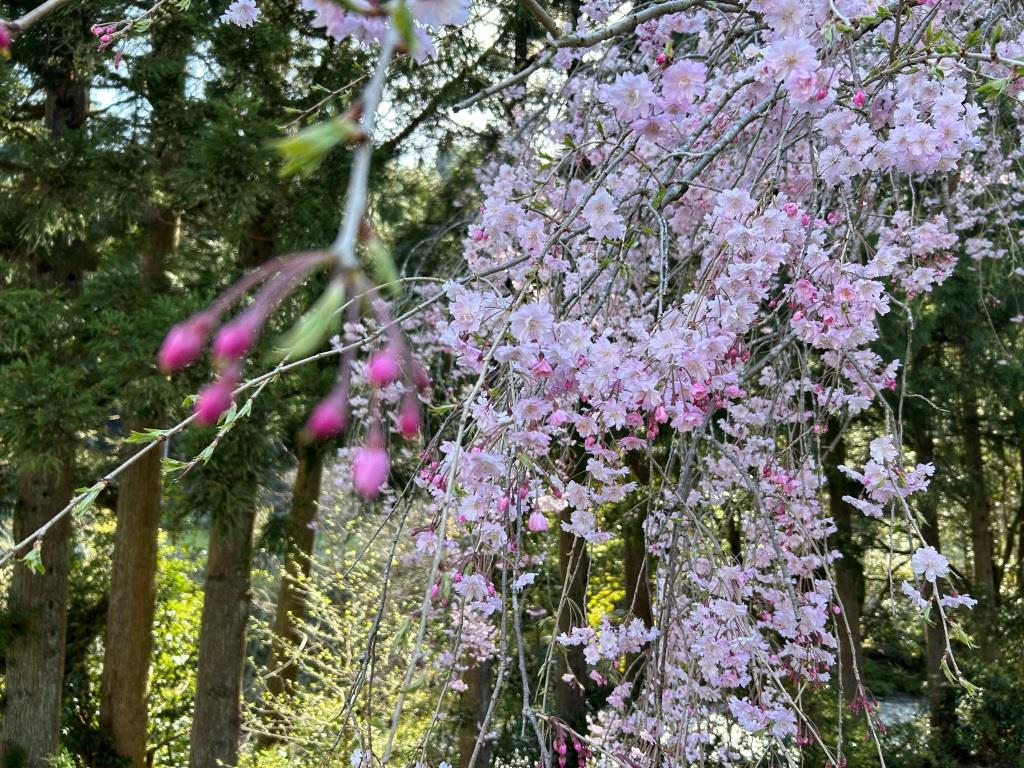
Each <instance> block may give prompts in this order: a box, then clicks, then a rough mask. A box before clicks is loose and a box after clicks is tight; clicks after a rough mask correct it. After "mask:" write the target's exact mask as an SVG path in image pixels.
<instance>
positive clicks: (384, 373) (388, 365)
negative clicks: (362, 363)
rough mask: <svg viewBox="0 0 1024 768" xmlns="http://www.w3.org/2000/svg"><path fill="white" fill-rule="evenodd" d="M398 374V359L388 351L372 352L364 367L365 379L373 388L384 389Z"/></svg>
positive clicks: (399, 370)
mask: <svg viewBox="0 0 1024 768" xmlns="http://www.w3.org/2000/svg"><path fill="white" fill-rule="evenodd" d="M399 373H401V369H400V368H399V367H398V359H397V358H396V357H395V354H394V352H392V351H391V350H390V349H383V350H381V351H380V352H374V353H373V355H372V356H371V357H370V362H369V363H368V364H367V366H366V377H367V378H368V379H369V380H370V383H371V384H373V386H375V387H386V386H387V385H388V384H390V383H391V382H393V381H394V380H395V379H397V378H398V375H399Z"/></svg>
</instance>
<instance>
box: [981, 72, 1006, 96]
mask: <svg viewBox="0 0 1024 768" xmlns="http://www.w3.org/2000/svg"><path fill="white" fill-rule="evenodd" d="M1009 84H1010V78H1009V77H1000V78H998V79H996V80H989V81H988V82H987V83H982V84H981V85H979V86H978V95H979V96H981V97H982V98H984V99H985V100H986V101H990V100H992V99H997V98H999V96H1000V95H1001V94H1002V93H1003V91H1005V90H1006V86H1008V85H1009Z"/></svg>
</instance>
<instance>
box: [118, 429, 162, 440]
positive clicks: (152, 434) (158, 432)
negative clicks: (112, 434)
mask: <svg viewBox="0 0 1024 768" xmlns="http://www.w3.org/2000/svg"><path fill="white" fill-rule="evenodd" d="M169 431H170V430H167V429H146V430H144V431H142V432H132V433H131V434H130V435H128V437H126V438H125V439H124V441H125V442H126V443H152V442H155V441H157V440H159V439H160V438H162V437H166V436H167V433H168V432H169Z"/></svg>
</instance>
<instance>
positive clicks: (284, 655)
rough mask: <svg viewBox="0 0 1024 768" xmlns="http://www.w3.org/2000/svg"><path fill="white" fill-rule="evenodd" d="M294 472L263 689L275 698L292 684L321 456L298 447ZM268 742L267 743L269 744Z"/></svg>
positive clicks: (312, 535)
mask: <svg viewBox="0 0 1024 768" xmlns="http://www.w3.org/2000/svg"><path fill="white" fill-rule="evenodd" d="M298 454H299V465H298V468H297V469H296V471H295V486H294V488H293V489H292V505H291V510H290V512H289V514H288V522H287V531H286V535H287V537H288V541H287V543H286V545H285V547H286V549H285V557H284V565H283V567H282V568H281V583H280V586H279V588H278V593H277V612H276V613H275V615H274V636H273V655H272V660H271V664H270V668H271V670H272V672H271V675H270V677H269V678H268V679H267V689H268V690H269V691H270V693H271V694H273V695H275V696H281V695H282V694H285V693H289V692H290V691H291V689H292V687H293V686H294V684H295V676H296V673H297V672H298V665H297V664H295V662H294V660H293V658H292V656H293V654H294V653H295V649H296V647H297V646H298V645H299V643H300V642H301V640H302V635H301V632H300V630H299V628H300V627H301V626H302V624H303V622H304V621H305V618H306V598H305V595H304V593H303V591H302V588H301V587H300V584H301V583H302V582H303V581H304V580H305V579H307V578H308V577H309V572H310V562H311V558H312V557H313V543H314V540H315V537H316V534H315V531H314V530H313V528H312V527H311V525H312V523H313V521H314V520H315V519H316V515H317V510H318V508H319V507H318V502H319V499H320V479H321V476H322V474H323V466H324V454H323V451H321V450H319V449H318V448H317V447H313V446H307V447H300V448H299V450H298ZM270 741H272V740H268V741H267V743H270Z"/></svg>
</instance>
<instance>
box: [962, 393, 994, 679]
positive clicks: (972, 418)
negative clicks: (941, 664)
mask: <svg viewBox="0 0 1024 768" xmlns="http://www.w3.org/2000/svg"><path fill="white" fill-rule="evenodd" d="M962 429H963V438H964V470H965V471H966V473H967V478H968V482H969V483H970V487H969V489H968V496H967V507H968V509H967V516H968V520H969V522H970V526H971V555H972V563H973V566H974V567H973V570H974V578H973V580H972V584H971V589H972V592H973V593H974V594H973V597H974V598H975V599H976V600H977V601H978V605H977V606H975V608H974V620H975V627H976V628H977V629H976V632H975V640H976V641H977V643H978V646H979V647H980V649H981V655H982V658H984V659H985V660H986V661H993V660H994V659H995V658H996V654H997V652H998V645H997V642H996V637H995V612H996V599H997V595H996V578H995V564H994V556H995V555H994V551H995V550H994V546H993V542H992V500H991V498H990V497H989V493H988V484H987V482H986V481H985V462H984V458H983V456H982V447H981V417H980V415H979V413H978V400H977V396H976V395H975V393H974V391H973V389H968V391H967V392H966V394H965V398H964V409H963V415H962Z"/></svg>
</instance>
